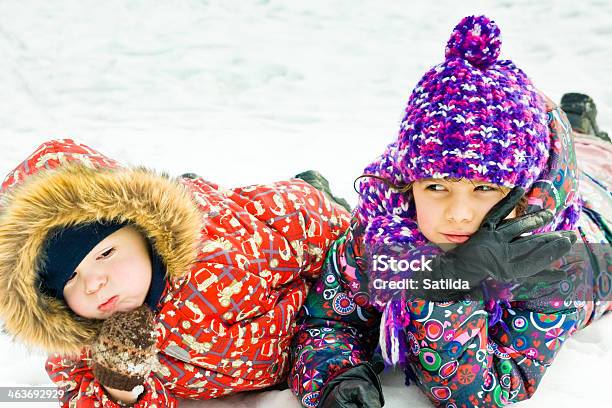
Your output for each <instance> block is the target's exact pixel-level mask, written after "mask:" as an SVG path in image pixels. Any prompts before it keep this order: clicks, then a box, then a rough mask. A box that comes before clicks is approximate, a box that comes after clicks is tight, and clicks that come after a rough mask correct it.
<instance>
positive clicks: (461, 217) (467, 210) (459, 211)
mask: <svg viewBox="0 0 612 408" xmlns="http://www.w3.org/2000/svg"><path fill="white" fill-rule="evenodd" d="M445 215H446V219H447V221H449V222H454V223H466V222H471V221H472V220H473V219H474V211H473V209H472V206H471V205H470V204H469V203H468V202H467V201H466V200H462V199H456V200H453V201H452V202H451V203H449V205H448V207H447V208H446V214H445Z"/></svg>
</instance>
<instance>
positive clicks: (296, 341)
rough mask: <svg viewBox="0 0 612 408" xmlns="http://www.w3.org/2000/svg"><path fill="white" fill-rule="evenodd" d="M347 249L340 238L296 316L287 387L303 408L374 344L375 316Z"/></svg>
mask: <svg viewBox="0 0 612 408" xmlns="http://www.w3.org/2000/svg"><path fill="white" fill-rule="evenodd" d="M347 235H349V236H350V231H349V232H348V233H347ZM348 242H349V243H350V239H349V240H348ZM349 243H347V241H346V235H345V236H343V237H342V238H340V239H338V240H337V241H336V242H335V243H334V244H333V245H332V246H331V248H330V250H329V252H328V255H327V257H326V259H325V263H324V265H323V272H322V275H321V277H320V278H319V279H318V281H317V282H316V284H315V285H314V287H313V288H312V289H311V290H310V292H309V294H308V297H307V299H306V303H305V306H304V307H303V308H302V309H301V311H300V314H299V316H298V321H297V324H298V332H297V333H296V335H295V336H294V338H293V342H292V346H291V360H292V370H291V373H290V378H289V383H290V386H291V389H292V391H293V393H294V394H295V395H296V396H297V397H298V398H299V399H300V401H301V403H302V405H303V406H305V407H316V406H317V405H318V404H319V397H320V395H321V393H322V390H323V388H324V387H325V385H326V384H327V382H328V381H330V380H331V379H333V378H334V377H335V376H337V375H339V374H341V373H342V372H344V371H346V370H348V369H350V368H352V367H355V366H357V365H360V364H364V363H367V362H368V361H369V360H370V358H371V356H372V352H373V350H374V348H375V346H376V344H377V343H378V325H379V321H380V314H379V313H378V312H377V311H376V310H375V309H374V308H373V307H372V306H370V305H369V303H368V302H369V298H368V297H367V296H366V295H365V293H364V292H361V291H360V282H359V280H358V278H357V274H358V273H359V272H358V270H357V269H356V263H355V262H354V258H355V257H354V254H353V253H352V246H351V245H350V244H349Z"/></svg>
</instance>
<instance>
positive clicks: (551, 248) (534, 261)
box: [512, 236, 573, 279]
mask: <svg viewBox="0 0 612 408" xmlns="http://www.w3.org/2000/svg"><path fill="white" fill-rule="evenodd" d="M572 244H573V243H572V241H571V240H570V239H569V238H567V237H565V236H561V237H559V238H558V239H555V240H553V241H550V242H549V243H547V244H544V245H543V246H541V247H536V248H534V250H533V251H531V252H530V253H527V254H525V255H524V256H520V257H519V259H518V260H512V275H513V277H514V278H516V279H521V278H524V277H528V276H533V275H535V274H537V273H538V272H540V271H542V270H544V269H549V266H550V264H552V263H553V262H554V261H556V260H557V259H559V258H561V257H562V256H563V255H565V254H566V253H568V252H569V251H570V249H571V248H572Z"/></svg>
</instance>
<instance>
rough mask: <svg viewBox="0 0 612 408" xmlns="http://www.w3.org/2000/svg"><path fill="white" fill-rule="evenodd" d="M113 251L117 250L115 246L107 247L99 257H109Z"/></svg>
mask: <svg viewBox="0 0 612 408" xmlns="http://www.w3.org/2000/svg"><path fill="white" fill-rule="evenodd" d="M113 252H115V248H110V249H107V250H106V251H104V252H102V254H100V256H99V257H98V259H100V258H102V259H103V258H108V257H109V256H110V255H111V254H112V253H113Z"/></svg>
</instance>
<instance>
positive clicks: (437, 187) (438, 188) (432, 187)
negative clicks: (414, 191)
mask: <svg viewBox="0 0 612 408" xmlns="http://www.w3.org/2000/svg"><path fill="white" fill-rule="evenodd" d="M425 190H429V191H444V190H445V188H444V186H443V185H442V184H428V185H427V186H426V187H425Z"/></svg>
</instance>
